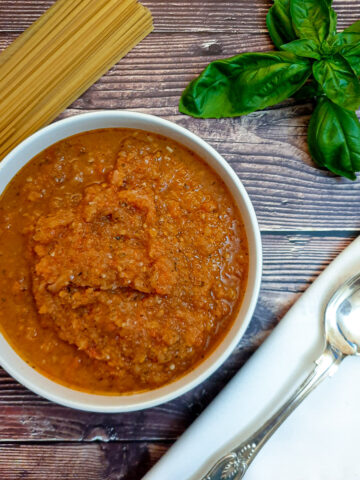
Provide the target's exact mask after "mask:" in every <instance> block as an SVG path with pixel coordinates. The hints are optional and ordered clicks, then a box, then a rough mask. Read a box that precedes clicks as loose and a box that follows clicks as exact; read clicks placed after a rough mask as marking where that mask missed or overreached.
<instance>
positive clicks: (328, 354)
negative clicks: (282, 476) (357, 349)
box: [202, 346, 344, 480]
mask: <svg viewBox="0 0 360 480" xmlns="http://www.w3.org/2000/svg"><path fill="white" fill-rule="evenodd" d="M343 358H344V357H343V356H342V355H341V354H338V353H337V352H335V351H333V349H331V348H330V347H329V346H327V347H326V349H325V351H324V353H323V354H322V355H321V356H320V357H319V358H318V360H316V362H315V365H314V368H313V369H312V371H311V372H310V374H309V375H308V376H307V378H306V379H305V381H304V382H303V383H302V384H301V385H300V387H298V388H297V390H295V392H294V393H293V394H292V395H291V397H290V398H289V399H288V400H287V401H286V402H285V403H284V404H283V405H282V406H281V407H280V408H279V409H278V410H277V411H276V412H275V413H274V415H273V416H272V417H270V418H269V420H268V421H267V422H266V423H264V425H263V426H262V427H260V428H259V430H257V431H256V432H255V433H254V434H253V435H251V436H250V437H249V438H248V439H247V440H245V441H244V442H243V443H242V444H241V445H239V446H238V447H237V448H235V449H234V450H233V451H232V452H230V453H228V454H227V455H225V456H223V457H222V458H220V460H219V461H218V462H217V463H216V464H215V465H214V466H213V467H212V468H211V470H210V471H209V472H208V473H207V474H206V475H205V477H203V478H202V480H240V479H241V478H243V476H244V475H245V473H246V471H247V469H248V467H249V465H250V464H251V462H252V461H253V459H254V458H255V456H256V455H257V453H258V452H259V451H260V449H261V448H262V446H263V445H264V443H265V442H266V441H267V440H268V439H269V438H270V437H271V435H272V434H273V433H274V432H275V431H276V430H277V429H278V428H279V426H280V425H281V424H282V423H283V422H284V420H286V418H287V417H288V416H289V415H290V413H292V412H293V411H294V410H295V408H296V407H297V406H298V405H299V404H300V403H301V402H302V401H303V400H304V398H306V397H307V395H308V394H309V393H310V392H311V391H312V390H314V388H315V387H317V386H318V385H319V383H320V382H321V381H322V380H324V379H325V378H326V377H328V376H330V375H332V374H333V373H335V371H336V370H337V368H338V365H339V363H340V362H341V360H342V359H343Z"/></svg>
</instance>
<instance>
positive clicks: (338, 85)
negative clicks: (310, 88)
mask: <svg viewBox="0 0 360 480" xmlns="http://www.w3.org/2000/svg"><path fill="white" fill-rule="evenodd" d="M313 74H314V77H315V79H316V81H317V82H319V84H320V85H321V87H322V88H323V90H324V92H325V94H326V96H327V97H328V98H330V100H332V101H333V102H334V103H336V104H337V105H340V107H343V108H346V109H348V110H356V109H357V108H359V106H360V82H359V80H358V78H357V76H356V74H355V73H354V71H353V69H352V68H351V66H350V64H349V63H348V62H347V61H346V60H345V58H343V57H341V56H340V55H334V56H333V57H331V58H327V59H322V60H318V61H317V62H315V63H314V64H313Z"/></svg>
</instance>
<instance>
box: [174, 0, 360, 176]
mask: <svg viewBox="0 0 360 480" xmlns="http://www.w3.org/2000/svg"><path fill="white" fill-rule="evenodd" d="M266 24H267V27H268V30H269V33H270V36H271V38H272V40H273V42H274V44H275V46H276V48H277V49H278V50H279V51H272V52H266V53H243V54H240V55H236V56H235V57H231V58H228V59H224V60H216V61H214V62H212V63H210V64H209V65H208V66H207V67H206V68H205V70H204V71H203V72H202V73H201V74H200V75H199V77H197V78H196V79H195V80H193V81H192V82H191V83H190V84H189V85H188V86H187V87H186V89H185V91H184V92H183V94H182V96H181V99H180V105H179V109H180V111H181V112H182V113H186V114H188V115H191V116H194V117H200V118H222V117H235V116H239V115H245V114H248V113H250V112H254V111H256V110H261V109H264V108H266V107H269V106H271V105H275V104H276V103H279V102H281V101H283V100H285V99H286V98H288V97H290V96H293V97H295V98H297V99H301V100H304V99H309V98H315V99H316V101H317V106H316V108H315V111H314V113H313V115H312V118H311V121H310V125H309V133H308V144H309V151H310V153H311V155H312V157H313V159H314V160H315V162H316V163H317V164H318V165H319V166H321V167H325V168H327V169H328V170H330V171H332V172H333V173H335V174H337V175H342V176H344V177H346V178H349V179H351V180H355V179H356V175H355V173H356V172H357V171H360V122H359V120H358V117H357V116H356V113H355V111H356V110H357V109H358V108H359V106H360V81H359V76H360V20H359V21H357V22H355V23H354V24H353V25H351V26H350V27H348V28H346V29H345V30H344V31H343V32H340V33H337V32H336V13H335V11H334V10H333V8H332V7H331V0H274V4H273V6H272V7H271V8H270V10H269V12H268V14H267V17H266Z"/></svg>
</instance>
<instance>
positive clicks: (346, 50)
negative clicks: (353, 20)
mask: <svg viewBox="0 0 360 480" xmlns="http://www.w3.org/2000/svg"><path fill="white" fill-rule="evenodd" d="M331 48H332V49H333V51H334V52H336V53H340V54H341V55H350V56H353V55H360V32H359V33H355V32H341V33H337V34H336V35H335V37H334V40H333V42H332V43H331Z"/></svg>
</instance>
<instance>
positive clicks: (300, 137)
mask: <svg viewBox="0 0 360 480" xmlns="http://www.w3.org/2000/svg"><path fill="white" fill-rule="evenodd" d="M52 3H53V2H52V0H0V49H3V48H5V47H6V46H7V45H8V44H9V43H10V42H11V41H12V40H14V39H15V38H16V36H17V35H18V34H19V33H20V32H22V31H23V30H24V29H25V28H26V27H27V26H28V25H30V23H31V22H33V21H34V20H35V19H36V18H37V17H38V16H39V15H40V14H41V13H42V12H43V11H44V10H45V9H46V8H47V7H48V6H50V5H51V4H52ZM143 3H144V4H146V5H147V6H148V7H149V8H150V9H151V10H152V13H153V16H154V21H155V32H154V33H152V34H151V35H150V36H149V37H148V38H146V39H145V40H144V41H143V42H142V43H141V44H140V45H139V46H137V47H136V48H135V49H134V50H133V51H132V52H130V54H129V55H128V56H127V57H126V58H125V59H123V60H122V61H121V62H120V64H119V65H117V66H116V67H114V68H113V69H112V70H111V71H110V72H109V73H108V74H107V75H105V76H104V77H103V78H102V79H101V80H100V81H99V82H97V84H95V85H94V86H93V87H92V88H91V89H90V90H89V91H88V92H86V93H85V94H84V95H83V96H82V97H81V98H80V99H79V100H77V101H76V102H75V103H74V104H73V105H72V106H71V107H70V108H69V109H68V110H67V111H66V112H65V113H64V114H63V115H62V116H69V115H74V114H77V113H79V112H85V111H92V110H97V109H130V110H136V111H140V112H146V113H152V114H155V115H159V116H161V117H164V118H167V119H170V120H173V121H175V122H176V123H178V124H180V125H183V126H185V127H187V128H188V129H190V130H191V131H193V132H195V133H197V134H198V135H200V136H201V137H202V138H204V139H205V140H206V141H208V142H209V143H210V144H211V145H213V146H214V147H215V148H216V149H217V150H218V151H219V152H220V153H221V154H222V155H223V156H224V157H225V158H226V160H227V161H228V162H229V163H230V164H231V165H232V167H233V168H234V169H235V171H236V172H237V173H238V175H239V177H240V178H241V180H242V182H243V183H244V185H245V187H246V189H247V191H248V193H249V195H250V197H251V199H252V201H253V203H254V206H255V209H256V213H257V216H258V219H259V222H260V226H261V231H262V240H263V250H264V274H263V283H262V289H261V294H260V299H259V303H258V306H257V309H256V312H255V315H254V318H253V320H252V322H251V325H250V327H249V329H248V331H247V333H246V335H245V336H244V338H243V340H242V341H241V343H240V345H238V347H237V348H236V350H235V351H234V353H233V354H232V356H231V357H230V359H229V360H228V361H227V362H226V363H225V364H224V365H223V367H222V368H221V369H220V370H219V371H218V372H217V373H215V374H214V375H213V376H212V377H211V378H210V379H209V380H208V381H207V382H205V383H203V384H202V385H200V386H199V387H198V388H196V389H194V390H193V391H191V392H189V393H188V394H186V395H184V396H182V397H181V398H179V399H178V400H176V401H173V402H170V403H168V404H166V405H162V406H160V407H158V408H153V409H150V410H146V411H142V412H138V413H130V414H118V415H102V414H92V413H82V412H78V411H75V410H71V409H67V408H63V407H60V406H57V405H55V404H53V403H50V402H48V401H46V400H44V399H42V398H40V397H38V396H36V395H34V394H33V393H31V392H29V391H28V390H27V389H26V388H24V387H22V386H21V385H19V384H18V383H17V382H16V381H15V380H13V379H12V378H11V377H9V376H8V375H7V374H6V373H5V372H4V371H2V370H0V478H1V480H14V479H16V480H18V479H27V480H41V479H50V480H53V479H61V480H67V479H71V480H73V479H77V480H102V479H104V480H105V479H106V480H120V479H121V480H138V479H140V478H141V477H142V475H143V474H144V473H145V472H146V471H147V470H148V469H149V468H150V467H151V466H152V465H153V464H154V463H155V462H156V461H157V460H158V459H159V458H160V457H161V456H162V455H163V454H164V452H165V451H166V450H167V449H168V448H169V447H170V446H171V444H172V443H173V442H174V441H175V440H176V439H177V437H178V436H179V435H181V433H182V432H183V431H184V430H185V429H186V428H187V427H188V426H189V425H190V424H191V422H192V421H193V420H194V419H195V418H196V416H197V415H199V413H200V412H201V411H202V410H203V409H204V408H205V407H206V406H207V405H208V403H209V402H210V401H211V400H212V399H213V398H214V397H215V395H216V394H217V393H218V392H219V391H220V390H221V388H222V387H223V386H224V385H225V384H226V383H227V382H228V381H229V379H230V378H231V377H232V376H233V375H234V373H235V372H236V371H237V370H238V369H239V368H241V366H242V365H243V364H244V362H245V361H246V360H247V359H248V358H249V356H250V355H251V354H252V352H253V351H254V350H255V349H256V348H257V347H258V346H259V345H260V344H261V342H262V341H263V340H264V339H265V338H266V337H267V335H269V333H270V332H271V330H272V329H273V328H274V326H275V325H276V323H277V322H278V321H279V320H280V319H281V317H282V316H283V315H284V313H285V312H286V311H287V310H288V308H289V307H290V306H291V305H292V304H293V303H294V301H295V300H296V299H297V297H298V296H299V295H300V294H301V293H302V292H303V291H304V290H305V289H306V288H307V286H308V285H309V284H310V283H311V282H312V281H313V279H314V278H315V277H316V276H317V275H318V274H319V273H320V272H321V271H322V270H323V269H324V268H325V266H326V265H327V264H328V263H329V262H330V261H331V260H332V259H333V258H334V257H335V256H336V255H337V254H338V253H339V252H340V251H341V250H342V249H343V248H344V247H346V245H348V244H349V243H350V242H351V240H352V239H353V238H354V237H355V236H357V235H358V234H359V230H360V183H359V182H350V181H348V180H345V179H341V178H338V177H334V176H333V175H331V174H329V173H327V172H324V171H320V170H318V169H316V168H314V165H313V163H312V161H311V159H310V157H309V155H308V150H307V146H306V128H307V124H308V121H309V118H310V115H311V112H312V109H313V105H312V104H311V103H310V102H309V103H305V104H304V103H299V102H295V101H294V100H288V101H287V102H284V103H283V104H281V105H278V106H276V107H273V108H269V109H267V110H265V111H262V112H257V113H254V114H252V115H248V116H246V117H242V118H238V119H224V120H195V119H192V118H189V117H185V116H182V115H180V114H179V113H178V110H177V103H178V100H179V96H180V94H181V91H182V90H183V88H184V87H185V85H186V84H187V83H188V82H189V81H190V80H191V79H192V78H193V77H194V76H195V75H196V74H197V73H199V72H200V71H201V70H202V68H203V67H205V65H206V64H207V63H208V62H209V61H211V60H214V59H216V58H218V57H226V56H231V55H234V54H236V53H239V52H245V51H255V50H258V51H266V50H269V49H272V44H271V42H270V39H269V37H268V34H267V31H266V27H265V15H266V12H267V10H268V8H269V6H270V1H269V0H252V1H251V2H250V1H249V0H173V1H169V0H144V2H143ZM335 8H336V10H337V12H338V16H339V26H340V27H345V26H347V25H349V24H350V23H352V22H354V21H355V20H357V19H359V18H360V1H359V0H342V1H336V2H335ZM169 480H170V479H169Z"/></svg>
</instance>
